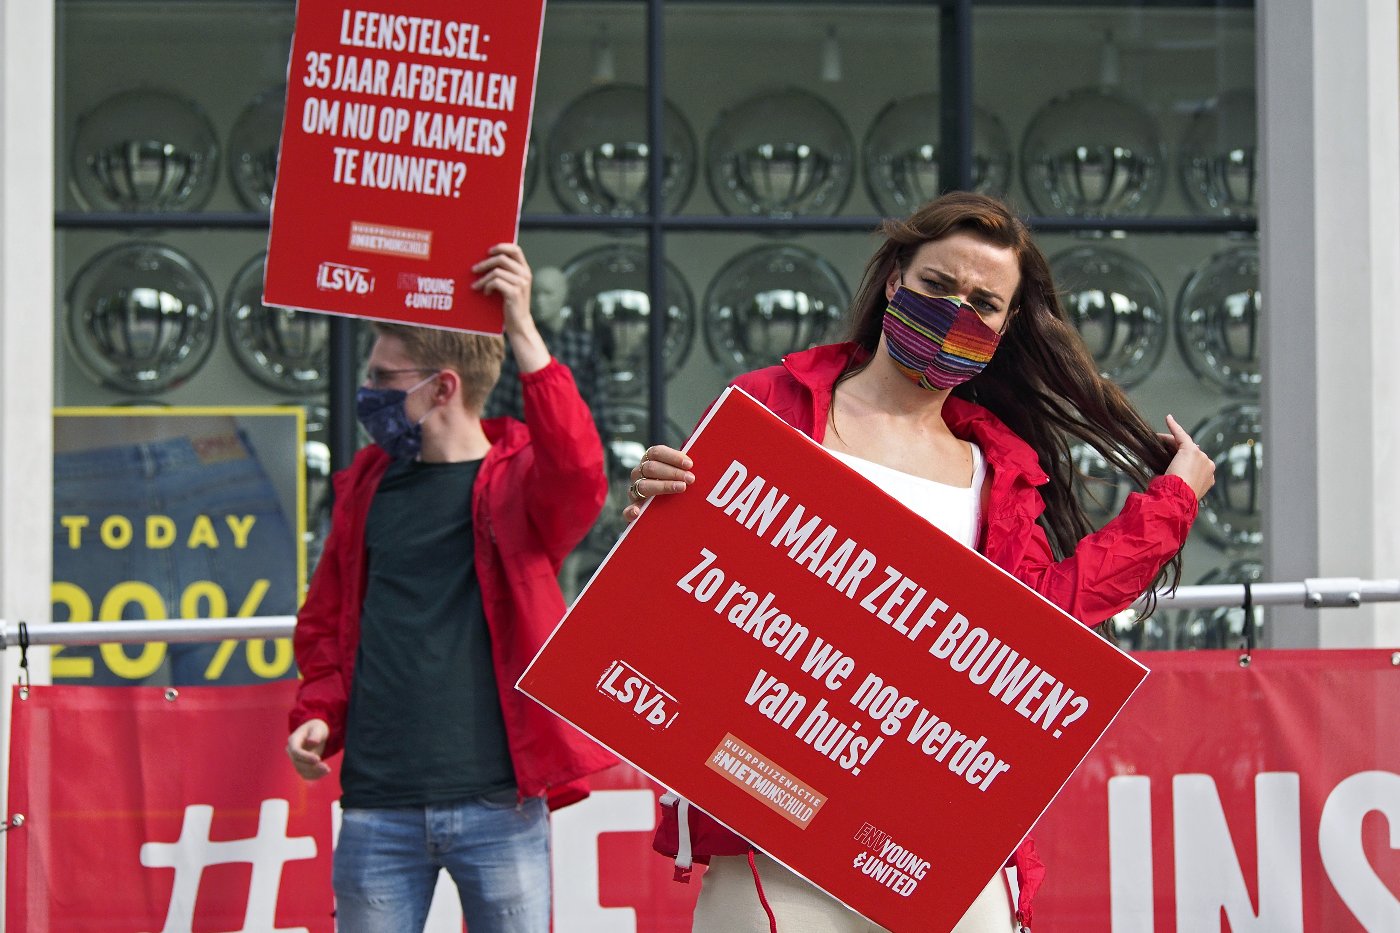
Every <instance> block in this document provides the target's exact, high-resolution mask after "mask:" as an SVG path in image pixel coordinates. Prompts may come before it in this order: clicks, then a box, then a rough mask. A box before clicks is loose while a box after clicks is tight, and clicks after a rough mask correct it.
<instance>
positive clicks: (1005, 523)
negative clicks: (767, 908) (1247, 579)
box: [653, 344, 1197, 925]
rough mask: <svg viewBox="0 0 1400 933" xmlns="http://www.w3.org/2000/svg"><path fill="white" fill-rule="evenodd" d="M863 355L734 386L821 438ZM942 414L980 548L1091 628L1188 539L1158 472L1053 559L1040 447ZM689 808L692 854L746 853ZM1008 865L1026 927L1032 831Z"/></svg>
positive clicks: (1180, 509) (836, 353)
mask: <svg viewBox="0 0 1400 933" xmlns="http://www.w3.org/2000/svg"><path fill="white" fill-rule="evenodd" d="M862 352H863V351H861V350H860V348H859V347H857V346H856V345H855V344H833V345H830V346H824V347H817V348H815V349H812V350H805V351H803V352H801V353H794V354H790V355H788V356H787V357H785V358H784V359H783V362H782V365H780V366H770V367H768V368H767V369H761V370H758V371H757V372H752V373H748V374H747V375H744V376H740V377H739V378H738V379H736V380H735V381H734V385H736V386H738V387H739V388H741V389H743V390H744V391H745V392H747V393H749V394H750V395H752V396H753V397H754V398H756V399H758V400H759V401H760V402H762V403H763V404H764V405H766V406H767V407H768V408H769V409H770V410H772V411H773V413H774V414H776V415H777V416H778V417H780V418H782V419H783V420H784V421H786V422H787V423H788V424H790V425H792V426H793V427H795V428H797V429H798V430H800V431H802V432H803V433H804V434H806V435H807V436H808V437H810V438H812V439H813V440H815V441H817V442H818V443H821V441H822V438H823V437H824V436H825V434H826V424H827V414H828V412H829V410H830V408H831V395H832V390H833V387H834V386H835V383H836V379H837V377H838V376H840V375H841V373H842V372H843V371H844V370H845V368H846V365H847V363H848V362H849V361H850V360H851V358H852V357H853V356H854V355H856V354H859V353H862ZM943 420H944V421H945V422H946V423H947V425H948V427H949V428H950V429H951V430H952V432H953V433H954V434H955V435H957V436H958V437H960V438H963V439H964V440H969V441H973V442H974V443H976V444H977V445H978V446H979V447H981V448H982V454H983V456H984V458H985V460H986V464H987V482H988V483H989V490H988V494H987V503H986V508H985V509H984V510H983V513H982V519H981V520H982V526H981V529H980V530H979V532H978V540H979V542H980V546H979V550H980V551H981V552H982V554H983V555H984V556H985V557H987V558H988V559H989V560H990V561H992V563H994V564H996V565H997V566H998V567H1001V568H1002V569H1003V570H1005V571H1007V572H1008V573H1010V574H1012V575H1013V576H1014V577H1016V579H1018V580H1020V581H1021V582H1022V583H1024V584H1026V585H1027V586H1029V587H1030V588H1031V589H1033V590H1035V591H1036V592H1037V593H1039V594H1040V595H1041V596H1044V597H1045V598H1046V599H1048V600H1049V601H1050V602H1052V603H1054V604H1055V605H1057V606H1059V607H1060V608H1061V609H1064V610H1065V611H1066V612H1068V613H1069V614H1070V615H1072V616H1074V617H1075V618H1076V619H1078V620H1079V621H1081V622H1083V623H1085V624H1086V625H1090V626H1092V625H1097V624H1098V623H1100V622H1102V621H1104V620H1105V619H1108V618H1110V617H1111V616H1113V615H1115V614H1116V613H1118V612H1121V611H1122V610H1124V609H1126V608H1127V607H1128V606H1129V605H1131V604H1132V603H1133V601H1134V600H1136V599H1137V598H1138V597H1139V596H1141V595H1142V594H1143V593H1144V592H1145V591H1146V590H1147V588H1148V587H1149V586H1151V585H1152V581H1153V580H1154V579H1155V578H1156V576H1157V573H1158V571H1160V570H1161V569H1162V567H1163V566H1164V565H1165V564H1166V562H1167V561H1168V560H1170V559H1171V557H1172V555H1173V554H1175V553H1176V552H1177V551H1178V550H1179V549H1180V548H1181V545H1182V544H1183V543H1184V542H1185V541H1186V534H1187V532H1188V531H1190V529H1191V522H1192V521H1193V520H1194V519H1195V517H1196V509H1197V502H1196V496H1195V493H1194V492H1193V491H1192V490H1191V487H1190V486H1189V485H1188V484H1187V483H1186V482H1185V481H1184V480H1182V479H1181V478H1179V477H1176V476H1159V477H1157V478H1156V479H1154V480H1153V481H1152V482H1151V483H1150V484H1149V485H1148V487H1147V490H1146V491H1145V492H1140V493H1132V494H1130V495H1129V496H1128V500H1127V502H1126V503H1124V505H1123V510H1122V511H1121V512H1120V513H1119V514H1118V516H1117V517H1116V518H1114V519H1113V520H1112V521H1110V522H1109V523H1108V524H1107V525H1105V526H1104V527H1103V528H1102V529H1100V530H1099V531H1097V532H1095V533H1094V534H1091V535H1089V536H1088V537H1086V538H1084V540H1082V541H1081V542H1080V543H1079V546H1078V547H1077V548H1076V550H1075V553H1074V556H1072V557H1069V558H1067V559H1065V560H1062V561H1056V560H1055V559H1054V557H1053V556H1052V554H1051V551H1050V544H1049V540H1048V539H1047V538H1046V536H1045V530H1044V529H1043V528H1041V526H1040V525H1039V524H1037V523H1036V519H1037V518H1039V517H1040V514H1041V513H1042V512H1044V511H1045V503H1044V502H1043V501H1042V499H1041V498H1040V493H1039V491H1038V490H1037V488H1036V487H1038V486H1042V485H1044V484H1045V483H1047V482H1049V477H1047V476H1046V475H1045V471H1044V470H1042V469H1041V468H1040V462H1039V460H1038V459H1037V457H1036V454H1035V451H1034V450H1032V449H1031V447H1030V446H1029V445H1028V444H1026V442H1025V441H1023V440H1021V439H1020V438H1019V437H1017V436H1016V435H1015V434H1013V433H1012V432H1011V430H1010V429H1009V428H1008V427H1006V425H1004V424H1003V423H1002V422H1001V421H1000V420H999V419H998V418H997V417H996V416H995V415H993V414H992V413H991V412H989V411H987V410H986V409H985V408H982V407H980V406H978V405H974V404H972V403H971V402H967V401H964V400H962V399H959V398H955V397H952V396H949V397H948V399H946V400H945V401H944V403H943ZM670 800H674V797H671V798H670ZM668 802H669V801H668ZM681 805H683V804H676V805H668V806H665V807H663V808H662V821H661V825H660V826H659V827H658V828H657V831H656V838H655V841H654V843H653V845H654V846H655V848H656V849H657V850H658V851H660V852H662V853H664V854H666V855H670V856H675V855H676V854H677V849H678V848H680V847H681V840H680V838H679V835H680V834H679V821H678V819H677V815H676V814H677V811H678V809H679V807H680V806H681ZM686 809H687V811H688V819H687V821H686V822H687V826H688V828H689V830H690V833H689V840H688V841H689V843H690V855H691V857H692V858H693V859H694V860H696V861H700V862H709V860H710V856H712V855H743V854H745V853H747V852H748V850H749V844H748V843H747V842H746V841H744V840H743V839H740V838H739V837H738V836H736V835H735V834H733V833H731V832H729V830H727V829H725V828H724V827H722V826H720V825H719V824H718V823H716V822H715V821H714V820H712V819H711V818H710V817H708V816H707V815H706V814H704V813H703V812H701V811H699V810H697V809H695V808H694V807H689V806H686ZM677 861H678V866H680V867H679V868H678V876H679V875H683V874H684V871H685V868H684V862H685V860H684V858H680V859H678V860H677ZM1010 864H1013V865H1015V866H1016V869H1017V878H1018V880H1019V882H1020V887H1021V893H1020V899H1019V902H1018V904H1017V917H1018V919H1020V921H1021V922H1022V923H1024V924H1026V925H1029V924H1030V922H1031V902H1032V900H1033V899H1034V897H1035V892H1036V889H1037V888H1039V887H1040V884H1041V881H1042V880H1043V879H1044V876H1045V867H1044V865H1043V864H1042V863H1041V861H1040V859H1039V857H1038V856H1037V855H1036V852H1035V844H1034V842H1032V840H1031V838H1030V837H1029V836H1027V837H1026V839H1025V840H1024V841H1023V842H1022V843H1021V845H1020V847H1019V848H1018V849H1017V850H1016V853H1015V855H1014V856H1012V859H1011V862H1010Z"/></svg>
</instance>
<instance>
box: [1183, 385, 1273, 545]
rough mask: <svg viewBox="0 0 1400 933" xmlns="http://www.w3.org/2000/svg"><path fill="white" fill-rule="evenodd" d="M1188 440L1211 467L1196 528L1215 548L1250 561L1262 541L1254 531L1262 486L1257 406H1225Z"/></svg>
mask: <svg viewBox="0 0 1400 933" xmlns="http://www.w3.org/2000/svg"><path fill="white" fill-rule="evenodd" d="M1191 436H1192V438H1194V439H1195V441H1196V443H1197V444H1199V445H1200V446H1201V450H1203V451H1204V452H1205V453H1206V455H1207V456H1209V457H1210V458H1211V460H1212V461H1214V462H1215V485H1214V486H1212V487H1211V489H1210V492H1208V493H1206V497H1205V499H1204V501H1202V502H1201V513H1200V518H1201V521H1199V522H1197V523H1196V527H1198V528H1200V529H1201V533H1202V534H1204V535H1205V536H1206V537H1207V538H1209V539H1210V540H1211V541H1212V542H1214V543H1215V544H1216V545H1217V546H1218V547H1220V548H1222V549H1224V550H1226V551H1230V552H1234V553H1238V554H1241V555H1243V556H1253V555H1254V554H1255V553H1256V552H1257V551H1258V548H1259V545H1260V543H1261V542H1262V541H1263V539H1264V536H1263V532H1262V531H1261V530H1260V527H1259V517H1260V510H1261V502H1260V496H1261V493H1262V490H1263V485H1264V443H1263V440H1262V438H1261V436H1260V411H1259V406H1258V405H1255V404H1252V403H1249V402H1238V403H1235V404H1233V405H1229V406H1227V407H1225V408H1224V409H1222V410H1221V411H1220V412H1219V413H1218V414H1216V415H1214V416H1213V417H1211V418H1208V419H1206V420H1205V421H1204V422H1202V423H1201V424H1199V425H1198V426H1197V427H1196V429H1195V430H1194V431H1192V432H1191Z"/></svg>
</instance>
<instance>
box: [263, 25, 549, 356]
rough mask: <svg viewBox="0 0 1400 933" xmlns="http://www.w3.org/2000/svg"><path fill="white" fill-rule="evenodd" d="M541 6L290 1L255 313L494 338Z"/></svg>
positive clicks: (515, 210)
mask: <svg viewBox="0 0 1400 933" xmlns="http://www.w3.org/2000/svg"><path fill="white" fill-rule="evenodd" d="M543 18H544V2H543V0H515V2H511V3H492V2H487V0H395V2H394V3H392V4H391V3H384V2H382V0H334V2H330V0H302V2H301V3H299V4H298V5H297V21H296V32H295V35H294V37H293V40H292V57H291V62H290V64H289V67H288V76H287V77H288V80H287V109H286V116H285V118H284V121H283V128H282V145H281V152H280V157H279V161H278V168H277V187H276V192H275V195H274V198H273V206H272V229H271V234H270V236H269V240H268V255H267V271H266V278H265V280H264V291H263V300H264V302H265V303H267V304H269V305H278V306H282V307H288V308H301V309H307V310H313V311H328V312H333V313H336V314H348V315H354V316H359V317H369V318H378V319H381V320H390V321H402V322H408V323H415V324H424V325H429V326H432V327H445V328H452V329H455V330H471V331H481V332H485V333H500V332H501V329H502V319H501V309H500V301H499V300H494V296H483V295H480V294H478V293H476V292H474V291H472V290H471V288H470V287H469V283H470V272H469V270H470V267H471V265H472V264H473V263H475V262H477V261H479V260H481V259H483V258H485V256H486V253H487V250H488V249H489V248H490V247H491V246H492V245H494V244H496V243H502V242H508V241H513V240H514V239H515V236H516V231H517V226H518V221H519V214H520V198H521V176H522V173H523V170H524V165H525V153H526V149H527V144H528V139H529V132H530V115H531V110H532V107H533V104H534V93H535V71H536V66H537V64H538V61H539V43H540V29H541V25H542V23H543Z"/></svg>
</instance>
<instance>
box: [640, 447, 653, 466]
mask: <svg viewBox="0 0 1400 933" xmlns="http://www.w3.org/2000/svg"><path fill="white" fill-rule="evenodd" d="M650 459H651V448H650V447H648V448H647V449H646V450H644V451H642V463H646V462H647V461H648V460H650Z"/></svg>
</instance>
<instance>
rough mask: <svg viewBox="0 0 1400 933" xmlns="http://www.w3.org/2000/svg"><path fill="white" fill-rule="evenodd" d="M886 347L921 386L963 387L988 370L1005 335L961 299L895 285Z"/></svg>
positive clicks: (887, 315) (887, 316)
mask: <svg viewBox="0 0 1400 933" xmlns="http://www.w3.org/2000/svg"><path fill="white" fill-rule="evenodd" d="M883 330H884V332H885V349H886V351H887V352H888V353H889V355H890V359H892V360H894V365H895V366H897V367H898V368H899V371H900V372H902V373H904V375H906V376H908V377H909V379H910V381H912V382H917V383H918V384H919V385H920V386H921V387H922V388H925V389H929V390H932V391H937V390H940V389H951V388H953V387H954V386H958V385H962V384H963V383H964V382H966V381H967V380H969V379H971V378H972V377H973V376H975V375H977V374H978V373H980V372H981V371H982V370H984V369H986V368H987V363H989V362H990V361H991V359H992V354H993V353H995V352H996V348H997V343H999V342H1000V341H1001V334H998V333H997V332H996V331H994V330H992V329H991V328H990V327H988V326H987V325H986V324H984V323H982V318H981V317H979V316H978V314H977V312H976V311H974V310H972V308H970V307H968V306H967V305H966V304H964V303H963V302H962V301H961V300H960V299H958V298H953V297H947V298H934V297H932V296H930V295H925V294H922V293H921V292H916V291H914V290H913V289H909V288H905V287H904V286H903V285H901V286H899V287H898V288H896V289H895V292H894V297H893V298H891V299H890V304H889V307H888V308H886V309H885V320H884V324H883Z"/></svg>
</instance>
